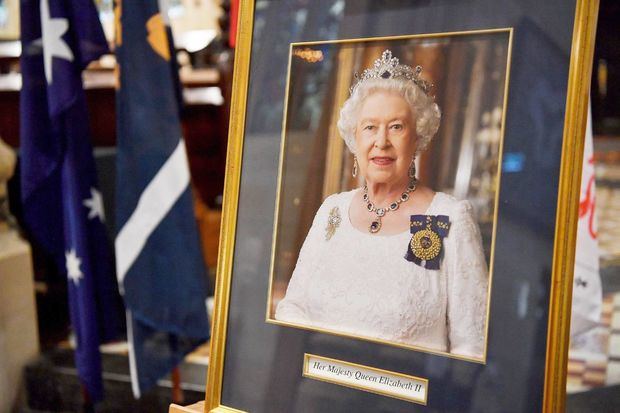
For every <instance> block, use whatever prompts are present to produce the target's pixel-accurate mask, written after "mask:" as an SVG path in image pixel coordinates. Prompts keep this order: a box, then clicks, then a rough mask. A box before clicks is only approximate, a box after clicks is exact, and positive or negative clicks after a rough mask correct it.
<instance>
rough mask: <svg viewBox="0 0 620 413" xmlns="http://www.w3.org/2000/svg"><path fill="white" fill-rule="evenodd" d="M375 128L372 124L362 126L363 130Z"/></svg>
mask: <svg viewBox="0 0 620 413" xmlns="http://www.w3.org/2000/svg"><path fill="white" fill-rule="evenodd" d="M374 128H375V126H374V125H366V126H364V130H373V129H374Z"/></svg>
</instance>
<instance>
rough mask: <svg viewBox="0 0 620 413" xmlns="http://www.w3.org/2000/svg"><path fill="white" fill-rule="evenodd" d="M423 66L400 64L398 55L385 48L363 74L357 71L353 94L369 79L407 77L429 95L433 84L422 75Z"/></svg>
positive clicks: (352, 88) (351, 90)
mask: <svg viewBox="0 0 620 413" xmlns="http://www.w3.org/2000/svg"><path fill="white" fill-rule="evenodd" d="M420 73H422V66H419V65H418V66H416V67H415V68H413V67H411V66H407V65H401V64H399V60H398V58H397V57H392V52H391V51H390V50H387V49H386V50H385V51H384V52H383V54H382V55H381V58H380V59H377V60H375V63H374V64H373V66H372V67H370V68H368V69H365V70H364V71H363V72H362V75H361V76H360V75H359V74H357V73H355V75H354V77H355V79H356V80H357V82H356V83H355V84H354V85H353V86H351V89H350V92H351V94H353V92H354V91H355V89H357V87H358V86H359V85H361V84H362V83H364V82H365V81H367V80H369V79H406V80H410V81H412V82H413V83H415V84H416V85H417V86H418V87H419V88H420V89H422V91H423V92H424V94H425V95H427V96H428V94H429V92H430V91H431V88H432V87H433V84H432V83H430V82H428V81H426V80H424V79H422V78H421V77H420Z"/></svg>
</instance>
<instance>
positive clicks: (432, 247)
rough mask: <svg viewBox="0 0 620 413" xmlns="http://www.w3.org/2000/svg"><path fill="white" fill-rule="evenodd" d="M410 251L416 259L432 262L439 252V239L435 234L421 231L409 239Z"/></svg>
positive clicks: (424, 230)
mask: <svg viewBox="0 0 620 413" xmlns="http://www.w3.org/2000/svg"><path fill="white" fill-rule="evenodd" d="M411 251H412V252H413V255H414V256H415V257H416V258H419V259H421V260H425V261H429V260H432V259H434V258H436V257H437V256H438V255H439V253H440V252H441V239H440V238H439V235H437V233H436V232H434V231H432V230H430V229H423V230H421V231H418V232H416V233H415V234H414V235H413V237H411Z"/></svg>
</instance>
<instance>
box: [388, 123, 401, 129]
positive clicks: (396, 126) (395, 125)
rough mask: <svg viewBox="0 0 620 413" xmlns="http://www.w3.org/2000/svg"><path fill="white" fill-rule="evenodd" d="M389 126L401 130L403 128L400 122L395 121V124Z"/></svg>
mask: <svg viewBox="0 0 620 413" xmlns="http://www.w3.org/2000/svg"><path fill="white" fill-rule="evenodd" d="M390 128H392V129H393V130H402V129H403V125H401V124H400V123H396V124H394V125H392V126H390Z"/></svg>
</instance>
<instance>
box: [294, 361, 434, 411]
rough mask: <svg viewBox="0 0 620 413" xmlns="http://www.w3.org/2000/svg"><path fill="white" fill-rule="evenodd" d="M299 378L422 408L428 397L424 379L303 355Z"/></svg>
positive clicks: (426, 384)
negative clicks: (408, 402)
mask: <svg viewBox="0 0 620 413" xmlns="http://www.w3.org/2000/svg"><path fill="white" fill-rule="evenodd" d="M303 376H304V377H310V378H312V379H316V380H322V381H326V382H329V383H334V384H339V385H341V386H346V387H351V388H354V389H359V390H364V391H368V392H372V393H377V394H381V395H383V396H389V397H395V398H397V399H402V400H406V401H410V402H414V403H419V404H424V405H426V399H427V396H428V380H427V379H423V378H420V377H414V376H409V375H407V374H402V373H395V372H391V371H387V370H382V369H378V368H375V367H368V366H362V365H360V364H355V363H349V362H346V361H340V360H335V359H332V358H327V357H321V356H315V355H313V354H307V353H306V354H304V368H303Z"/></svg>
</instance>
